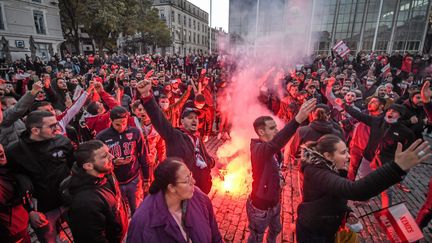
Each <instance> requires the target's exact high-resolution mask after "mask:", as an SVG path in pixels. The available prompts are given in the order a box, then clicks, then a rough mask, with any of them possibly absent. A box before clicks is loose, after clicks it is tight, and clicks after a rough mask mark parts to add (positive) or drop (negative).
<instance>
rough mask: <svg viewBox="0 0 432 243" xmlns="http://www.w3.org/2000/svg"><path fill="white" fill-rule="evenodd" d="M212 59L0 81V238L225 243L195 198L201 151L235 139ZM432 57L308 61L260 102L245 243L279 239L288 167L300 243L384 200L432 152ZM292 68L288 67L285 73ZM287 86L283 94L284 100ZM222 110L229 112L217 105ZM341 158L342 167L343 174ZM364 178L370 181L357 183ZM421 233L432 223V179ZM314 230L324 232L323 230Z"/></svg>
mask: <svg viewBox="0 0 432 243" xmlns="http://www.w3.org/2000/svg"><path fill="white" fill-rule="evenodd" d="M228 59H229V57H228V58H225V57H221V56H217V55H211V56H209V55H190V56H186V57H179V56H176V55H174V56H165V57H164V56H160V55H130V56H128V55H124V54H122V55H116V54H113V55H106V56H104V57H100V56H98V55H88V56H83V55H80V56H70V55H66V56H65V58H64V59H60V58H58V57H56V56H54V57H52V58H51V60H50V61H49V62H48V63H43V62H42V61H41V60H40V59H38V58H36V59H35V60H32V58H30V57H27V58H26V59H21V60H17V61H15V62H14V63H12V64H10V65H8V66H5V67H4V68H2V69H1V71H0V75H1V76H2V79H1V80H0V96H1V108H2V109H1V112H0V238H1V239H2V241H3V239H4V240H5V242H30V241H31V240H30V237H29V233H28V226H29V225H30V226H31V228H32V229H33V230H34V232H35V233H36V235H37V238H38V240H39V241H40V242H55V241H56V238H57V237H58V234H59V229H62V226H63V225H64V224H65V223H67V225H68V226H69V227H70V229H71V232H72V236H73V240H74V241H75V242H122V241H123V240H124V239H126V237H127V239H126V241H127V242H222V236H221V234H220V232H219V229H218V224H217V222H216V218H215V215H214V212H213V207H212V202H211V200H210V199H209V198H208V196H207V195H206V194H208V193H209V192H210V191H211V188H212V176H211V171H212V168H213V167H214V166H215V164H216V162H217V161H216V159H215V158H213V157H212V156H211V155H210V153H209V152H208V151H207V148H206V142H207V141H208V140H209V139H210V138H211V137H214V138H215V139H221V140H223V141H225V140H229V139H231V134H230V129H231V123H232V122H233V121H232V119H233V118H232V117H230V115H229V112H228V111H229V108H227V107H226V106H225V105H224V104H226V103H227V102H226V101H227V100H229V99H230V96H232V95H239V94H233V93H232V90H230V85H231V82H232V81H231V80H230V76H231V75H232V72H235V71H236V68H237V67H236V66H235V60H231V61H227V60H228ZM431 62H432V59H428V58H427V57H426V56H420V55H414V56H413V55H410V54H404V55H403V56H402V55H400V54H399V53H394V54H393V55H391V56H389V55H387V54H379V55H378V54H374V53H369V54H367V53H365V52H360V53H358V54H357V55H356V56H349V57H345V58H342V57H340V56H337V55H331V56H315V57H314V59H313V60H312V61H310V63H306V64H305V65H298V68H297V70H296V71H294V72H287V75H286V76H285V77H284V78H283V79H280V80H276V81H277V83H278V85H277V87H275V86H274V83H275V82H273V81H272V82H264V83H263V84H262V85H263V86H265V87H264V88H263V87H257V89H259V90H260V96H259V97H256V98H257V101H259V102H262V103H263V105H264V106H265V107H267V108H268V111H269V113H272V114H273V115H274V116H273V117H278V119H280V120H281V121H282V122H284V123H285V124H286V125H285V126H284V128H282V129H281V130H280V131H279V130H278V128H277V125H276V121H275V119H274V118H273V117H272V116H260V117H258V118H257V119H256V120H255V121H251V124H252V123H253V128H254V130H255V132H256V135H257V136H258V138H256V139H252V141H251V147H250V152H251V165H252V166H251V168H252V175H251V176H252V178H253V183H252V191H251V193H250V195H249V197H248V200H247V202H246V211H247V215H248V220H249V230H250V236H249V239H248V242H262V241H263V238H264V233H265V231H266V230H267V228H268V234H267V241H268V242H275V241H276V238H277V236H278V234H279V233H280V231H281V221H280V212H281V205H280V202H281V198H280V197H281V190H282V187H283V185H284V177H283V173H282V172H281V167H282V166H283V165H284V164H287V163H291V164H292V165H296V166H298V168H299V170H298V172H299V174H300V175H301V178H302V180H301V183H299V184H300V185H299V187H300V190H301V192H302V202H301V203H300V205H299V208H298V220H297V227H296V231H297V240H298V242H330V241H333V240H334V237H335V234H336V233H337V231H338V230H339V228H340V227H344V226H345V225H344V224H345V223H343V222H347V226H349V225H353V224H356V223H357V222H358V218H356V215H355V214H354V213H353V212H352V210H351V209H349V207H348V206H347V200H357V201H363V200H367V199H369V198H370V197H373V196H375V195H377V194H379V193H381V199H382V203H383V207H388V206H390V205H392V203H393V202H392V192H393V190H395V188H394V187H393V185H395V184H396V185H397V186H398V188H400V189H402V190H404V191H406V192H408V191H409V188H407V187H406V186H405V185H403V183H401V182H402V180H403V178H404V177H405V176H406V174H407V173H408V172H409V169H410V168H412V167H414V166H415V165H417V164H419V163H421V162H423V161H425V160H427V159H429V158H430V157H431V151H430V147H429V145H428V143H427V142H423V141H422V139H423V136H431V135H430V134H431V132H432V126H431V125H432V123H431V121H432V103H431V101H430V99H431V97H432V91H431V90H430V87H429V85H430V83H429V82H430V81H431V73H430V71H431V70H429V69H428V68H429V66H430V64H431ZM285 71H288V70H285ZM281 91H282V92H281ZM228 103H229V102H228ZM348 162H349V166H348ZM370 184H373V185H374V187H370V186H368V185H370ZM429 188H430V190H429V193H428V198H427V200H426V202H425V204H424V206H423V207H422V209H421V210H420V213H419V215H418V217H417V223H418V224H419V225H420V226H421V227H425V226H426V225H427V224H428V222H429V221H430V219H431V218H432V213H431V210H432V195H431V194H432V191H431V190H432V181H431V183H430V184H429ZM323 226H325V227H323Z"/></svg>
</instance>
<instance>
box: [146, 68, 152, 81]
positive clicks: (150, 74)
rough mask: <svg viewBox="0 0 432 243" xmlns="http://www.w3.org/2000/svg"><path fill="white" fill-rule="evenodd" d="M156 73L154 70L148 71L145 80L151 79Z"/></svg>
mask: <svg viewBox="0 0 432 243" xmlns="http://www.w3.org/2000/svg"><path fill="white" fill-rule="evenodd" d="M153 73H154V69H152V70H150V71H148V73H146V75H145V76H144V79H149V78H150V77H151V76H152V75H153Z"/></svg>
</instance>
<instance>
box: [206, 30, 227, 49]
mask: <svg viewBox="0 0 432 243" xmlns="http://www.w3.org/2000/svg"><path fill="white" fill-rule="evenodd" d="M228 37H229V36H228V33H227V32H225V31H224V30H223V29H222V28H211V38H210V41H211V53H212V54H220V51H221V50H227V47H226V45H227V44H228V42H229V39H228Z"/></svg>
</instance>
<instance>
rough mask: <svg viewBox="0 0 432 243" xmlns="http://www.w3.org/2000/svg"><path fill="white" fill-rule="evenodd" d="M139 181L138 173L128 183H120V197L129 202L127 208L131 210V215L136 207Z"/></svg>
mask: <svg viewBox="0 0 432 243" xmlns="http://www.w3.org/2000/svg"><path fill="white" fill-rule="evenodd" d="M139 181H140V177H139V175H138V176H137V177H136V178H135V179H133V180H132V181H130V182H129V183H127V184H123V185H120V190H121V193H122V197H123V199H124V200H125V201H127V202H128V204H129V208H130V210H131V217H132V215H133V214H134V213H135V209H136V208H137V197H138V194H137V191H138V190H137V189H138V183H139Z"/></svg>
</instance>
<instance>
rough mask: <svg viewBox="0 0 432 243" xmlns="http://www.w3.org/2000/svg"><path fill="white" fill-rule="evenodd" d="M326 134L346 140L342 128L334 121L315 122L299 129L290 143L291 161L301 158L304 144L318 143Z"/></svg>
mask: <svg viewBox="0 0 432 243" xmlns="http://www.w3.org/2000/svg"><path fill="white" fill-rule="evenodd" d="M326 134H334V135H336V136H338V137H340V138H342V139H343V138H344V136H343V132H342V130H341V128H340V127H339V126H338V124H337V123H335V122H333V121H323V120H314V121H312V122H311V123H309V125H307V126H302V127H299V128H298V129H297V131H296V133H295V134H294V136H293V137H292V139H291V141H290V143H289V150H290V153H289V154H290V157H291V158H290V159H291V160H294V159H296V158H297V157H299V155H300V146H301V145H302V144H305V143H307V142H309V141H317V140H318V139H319V138H320V137H322V136H324V135H326Z"/></svg>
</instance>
